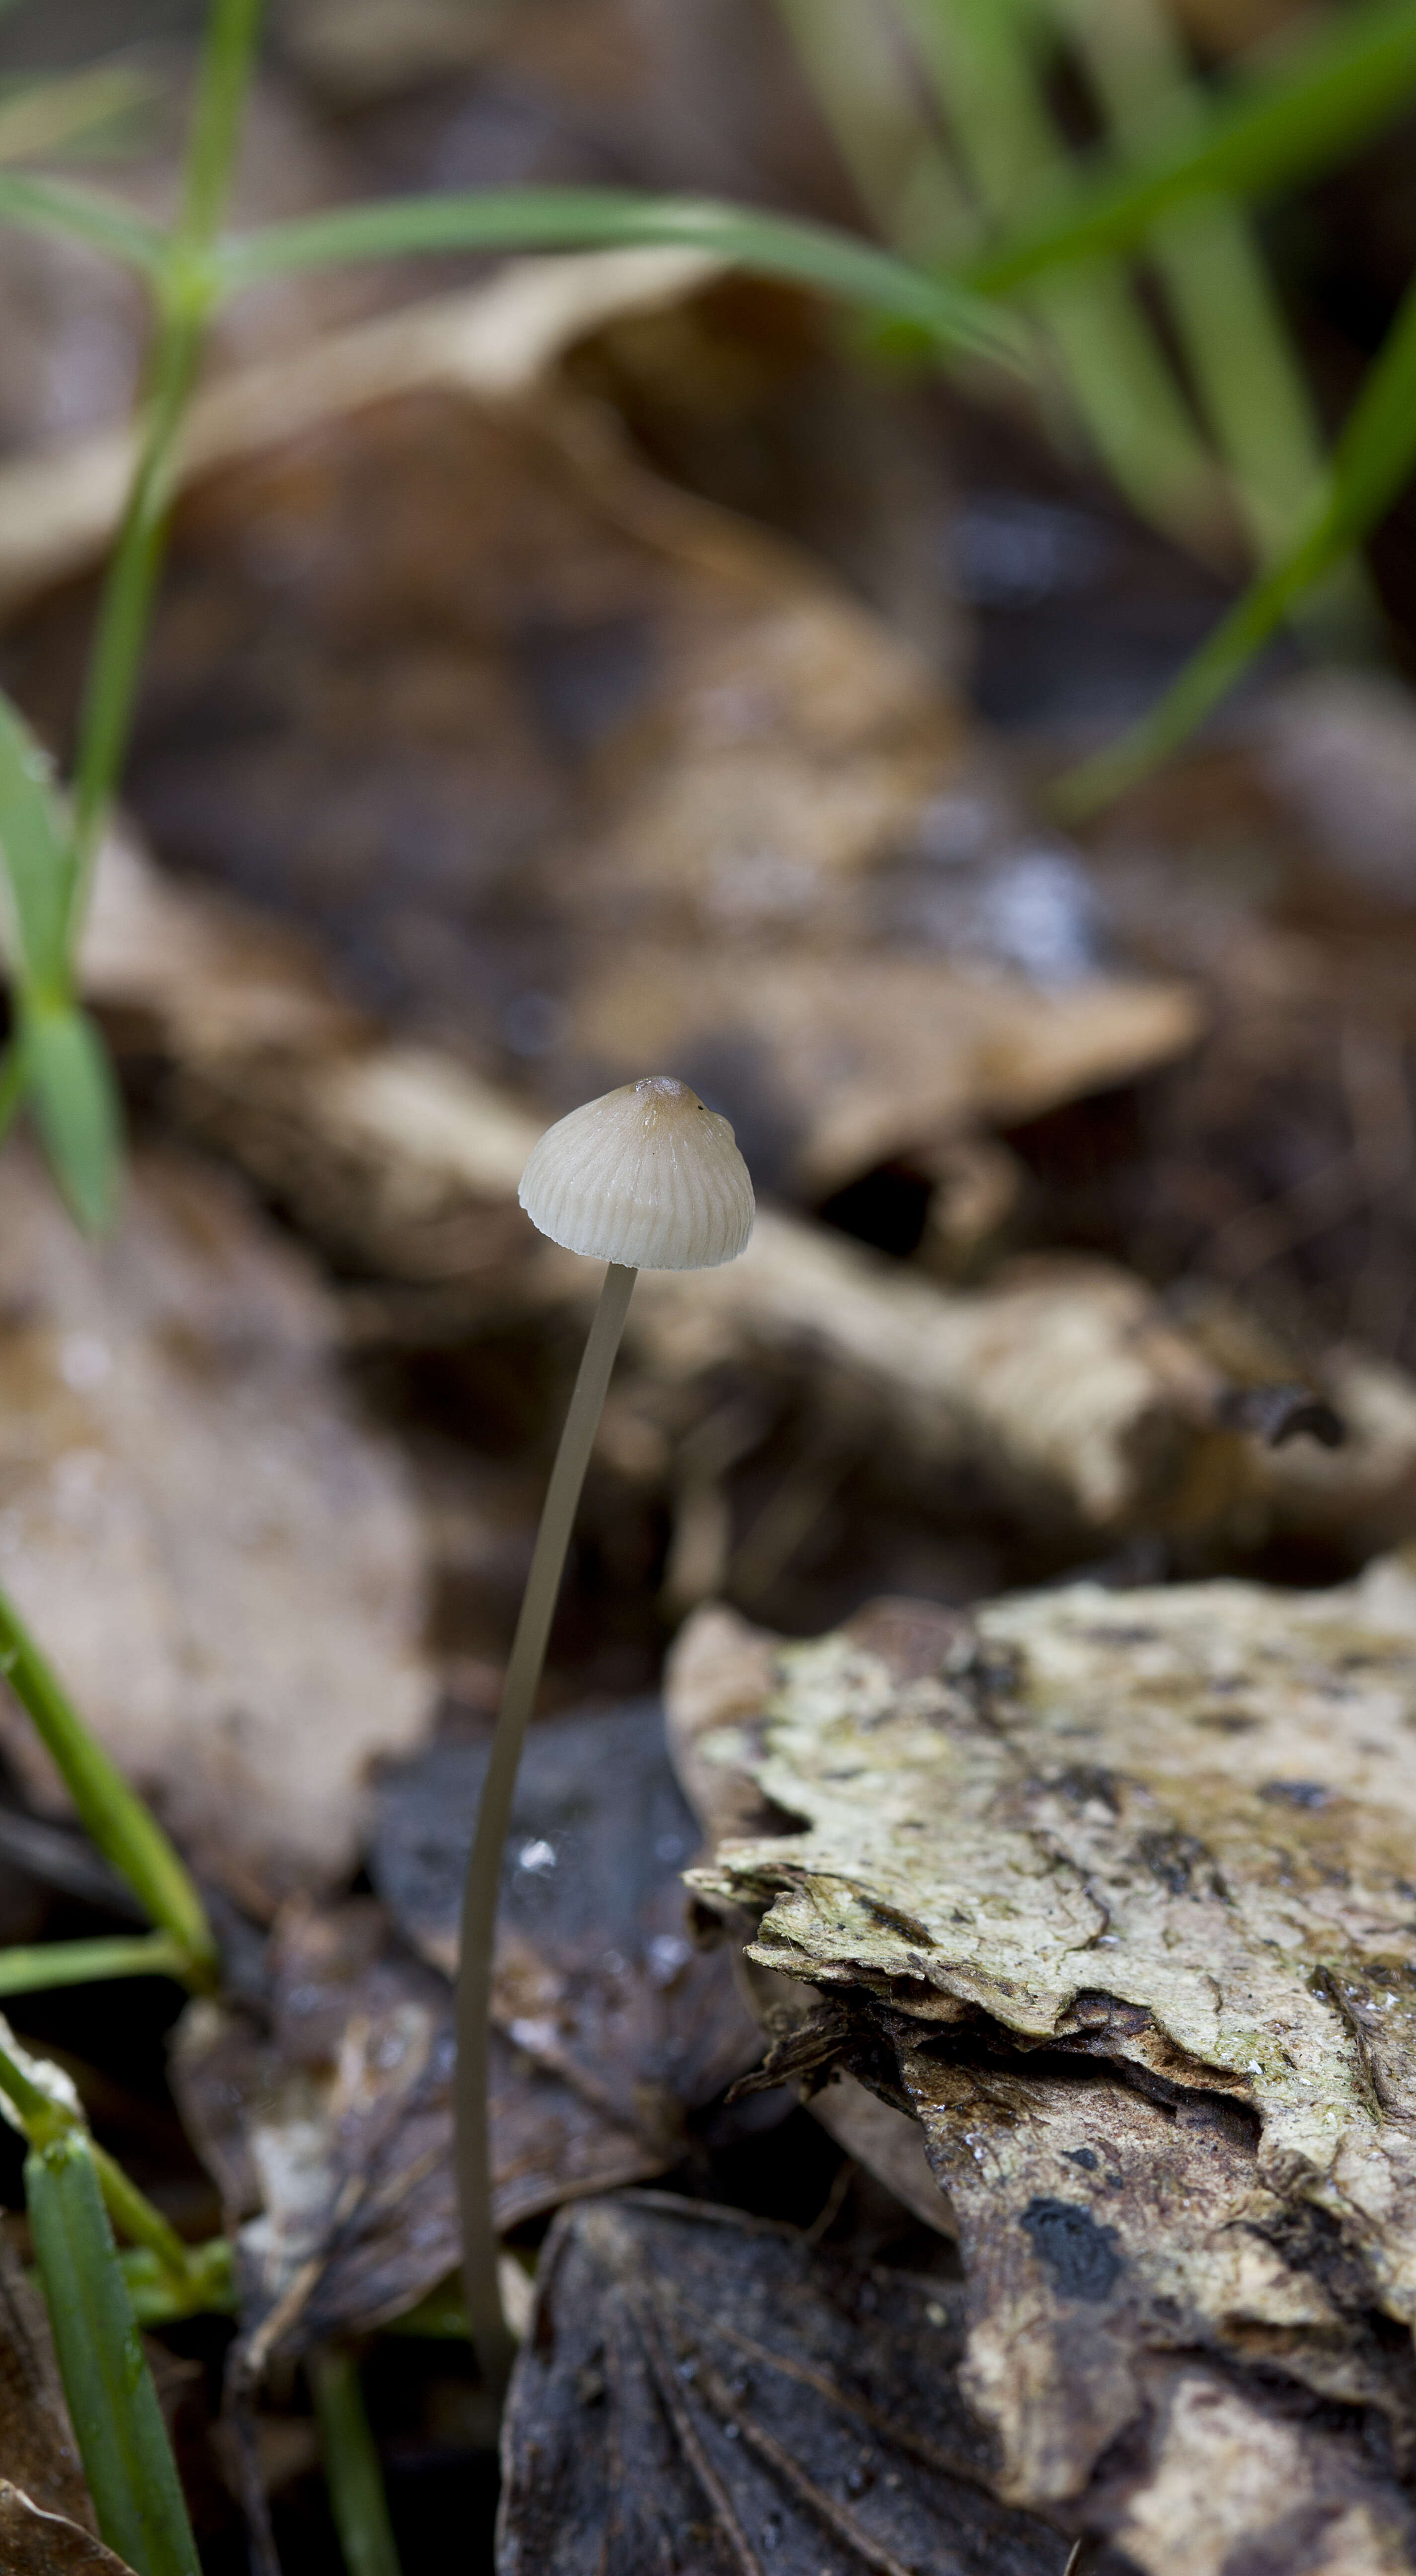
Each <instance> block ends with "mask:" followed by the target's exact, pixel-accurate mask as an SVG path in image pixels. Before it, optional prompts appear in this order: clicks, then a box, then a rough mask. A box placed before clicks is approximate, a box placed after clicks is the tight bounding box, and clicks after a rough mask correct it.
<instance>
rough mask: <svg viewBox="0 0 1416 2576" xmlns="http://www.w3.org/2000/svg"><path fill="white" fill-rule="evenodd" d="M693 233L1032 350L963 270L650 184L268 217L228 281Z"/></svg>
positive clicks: (941, 335)
mask: <svg viewBox="0 0 1416 2576" xmlns="http://www.w3.org/2000/svg"><path fill="white" fill-rule="evenodd" d="M631 245H638V246H641V247H652V246H659V247H663V246H669V247H672V248H679V249H681V248H683V247H684V246H685V245H690V246H692V247H693V248H695V249H698V250H708V251H714V252H716V253H717V255H718V257H719V258H721V259H724V260H729V261H731V262H733V263H734V265H736V266H738V267H741V268H746V269H752V270H754V271H756V272H757V274H758V275H761V276H767V277H786V278H792V279H794V280H796V281H797V282H798V283H799V284H801V285H804V286H816V287H820V288H821V289H822V290H823V291H824V292H825V293H827V294H830V295H838V296H842V297H844V298H845V299H846V300H847V301H848V302H852V303H857V304H863V305H865V306H867V307H869V308H870V309H872V310H874V311H876V312H879V313H883V314H888V315H891V316H893V317H894V318H895V319H896V320H899V321H903V322H913V323H916V324H918V325H919V327H920V328H921V329H922V330H923V331H925V332H926V333H927V334H928V335H929V337H930V338H931V339H933V340H936V341H938V342H940V343H941V344H943V345H944V346H946V347H950V348H957V349H971V350H975V351H978V352H980V353H982V354H985V355H987V356H989V357H992V358H996V359H999V360H1001V361H1003V362H1005V363H1009V364H1013V365H1017V364H1019V363H1020V362H1021V357H1022V352H1023V349H1024V345H1025V344H1024V342H1023V340H1022V339H1021V337H1020V335H1019V333H1018V330H1017V327H1016V325H1015V324H1013V323H1011V322H1010V320H1009V318H1008V316H1007V315H1005V314H1003V313H1000V312H999V311H998V310H997V309H996V308H995V307H993V306H991V305H990V304H989V303H988V302H987V301H986V300H985V299H984V298H983V297H982V296H979V295H976V294H975V293H974V292H973V291H972V289H970V288H969V287H967V286H961V285H959V284H957V283H956V282H954V281H952V280H951V279H948V278H945V277H938V276H934V275H931V274H930V272H929V271H928V270H926V269H922V268H916V267H914V266H912V265H911V263H910V262H909V261H907V260H902V259H896V258H893V257H892V256H891V254H890V253H889V252H888V251H883V250H876V249H874V248H873V247H872V246H871V244H870V243H868V242H863V241H855V240H853V239H852V238H851V236H850V234H849V233H842V232H835V231H833V230H832V229H831V228H830V226H828V225H825V224H812V223H798V222H795V221H793V220H791V219H789V218H787V217H785V216H779V215H772V214H766V213H761V212H759V211H757V210H756V209H755V208H752V207H745V206H731V205H720V204H717V203H715V202H714V201H712V200H710V199H706V198H703V199H699V198H676V197H651V196H642V195H639V194H638V193H635V192H632V191H630V190H620V189H609V188H604V189H601V188H487V189H479V190H477V191H476V192H475V193H473V194H469V195H466V196H426V197H401V198H399V199H397V200H396V201H395V202H393V203H385V204H379V205H372V206H343V207H340V208H338V209H336V210H335V211H334V212H332V213H330V214H327V215H309V216H304V217H301V218H300V219H299V220H298V221H296V222H292V223H283V224H268V225H266V226H265V227H264V229H263V230H261V231H260V232H254V233H246V234H244V235H238V236H237V237H235V238H234V239H231V240H228V241H227V243H226V244H225V245H224V248H223V250H222V252H221V254H220V256H221V260H222V267H223V273H224V276H225V279H226V282H227V285H228V286H229V287H230V288H232V289H235V288H239V287H242V286H249V285H253V284H255V283H256V282H257V281H258V280H259V279H261V278H263V277H278V276H284V275H287V274H288V273H289V272H291V271H292V270H295V269H303V268H317V267H328V266H330V265H332V264H335V263H340V264H343V263H347V262H349V261H351V260H360V259H395V258H400V257H406V256H408V255H409V254H410V253H412V252H415V251H450V250H487V251H492V250H505V251H512V250H522V251H525V250H593V249H607V248H625V247H628V246H631Z"/></svg>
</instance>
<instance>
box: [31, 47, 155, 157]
mask: <svg viewBox="0 0 1416 2576" xmlns="http://www.w3.org/2000/svg"><path fill="white" fill-rule="evenodd" d="M156 96H157V84H156V82H155V81H153V80H151V79H150V78H147V77H145V76H144V74H143V73H141V72H140V71H138V69H137V68H136V66H135V65H134V64H131V63H96V64H95V65H94V66H93V68H92V69H91V70H89V71H82V72H74V73H71V74H69V75H68V76H67V77H66V78H64V79H61V80H37V81H31V82H29V83H27V84H26V86H25V87H24V88H23V89H20V90H17V91H15V92H13V93H12V94H11V96H9V97H8V98H3V99H0V162H9V161H23V160H25V159H27V158H33V157H35V156H37V155H38V154H40V153H44V152H55V151H58V150H60V149H61V148H62V147H63V146H64V145H66V144H74V143H77V142H80V141H87V142H92V141H93V140H94V138H95V136H97V135H99V134H101V133H103V132H104V131H105V129H107V128H111V127H113V126H115V125H117V124H119V123H121V122H122V121H123V120H125V119H126V118H128V117H130V116H131V115H132V114H133V111H134V110H135V109H136V108H139V107H145V106H146V105H147V104H148V102H149V101H150V100H151V99H153V98H155V97H156Z"/></svg>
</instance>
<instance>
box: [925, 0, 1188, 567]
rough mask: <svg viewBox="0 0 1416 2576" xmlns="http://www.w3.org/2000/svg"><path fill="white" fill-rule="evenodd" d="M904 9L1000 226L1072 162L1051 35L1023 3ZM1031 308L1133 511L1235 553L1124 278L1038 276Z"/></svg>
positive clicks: (1089, 273) (1172, 384)
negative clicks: (1056, 110) (1054, 87)
mask: <svg viewBox="0 0 1416 2576" xmlns="http://www.w3.org/2000/svg"><path fill="white" fill-rule="evenodd" d="M904 8H905V16H906V18H907V21H908V24H909V26H910V29H911V31H912V33H913V36H914V39H915V43H916V45H917V47H918V50H919V57H920V61H921V63H922V65H923V66H924V69H925V70H926V72H927V73H928V75H929V77H930V79H931V80H932V81H933V83H934V85H935V87H936V89H937V91H938V94H939V97H940V100H941V103H942V106H943V108H944V110H945V113H946V115H947V116H948V119H949V124H950V131H951V132H952V134H953V136H954V138H955V142H956V145H957V148H958V150H959V152H960V155H961V156H962V158H963V160H964V162H965V164H966V166H967V169H968V172H969V176H970V179H971V180H972V183H973V186H974V189H975V191H976V194H977V196H978V199H979V202H980V204H981V205H982V207H983V208H984V209H985V210H986V212H987V214H988V215H989V217H990V218H991V219H992V222H993V224H994V225H995V226H1005V227H1006V226H1007V225H1008V224H1009V223H1011V222H1012V221H1014V220H1015V218H1016V216H1017V212H1018V209H1019V207H1020V206H1021V205H1023V204H1025V203H1027V202H1028V200H1029V199H1030V198H1031V197H1032V196H1033V195H1034V193H1035V192H1036V189H1037V187H1038V184H1039V181H1040V179H1041V178H1042V177H1043V175H1044V174H1045V173H1046V172H1047V171H1049V170H1053V171H1058V172H1060V171H1062V170H1064V169H1065V168H1066V166H1067V163H1068V159H1069V155H1068V152H1067V149H1066V146H1065V144H1064V141H1063V137H1062V134H1061V132H1060V129H1059V128H1058V125H1057V123H1056V120H1055V118H1054V115H1053V112H1052V108H1051V105H1050V103H1049V98H1048V92H1047V77H1048V73H1049V71H1050V70H1051V68H1052V53H1053V52H1054V51H1055V42H1054V31H1053V30H1052V29H1051V28H1050V27H1048V26H1046V25H1045V24H1043V23H1042V22H1040V21H1039V19H1038V17H1037V13H1036V11H1035V10H1034V9H1033V8H1032V7H1031V6H1030V5H1025V0H904ZM1028 301H1029V302H1030V304H1031V305H1032V307H1033V309H1034V311H1035V312H1036V314H1037V316H1038V319H1039V320H1040V321H1041V322H1042V323H1043V324H1044V325H1045V327H1046V329H1047V332H1048V334H1049V335H1050V337H1051V340H1052V343H1053V345H1054V348H1055V350H1056V352H1057V356H1058V359H1059V361H1060V371H1061V374H1062V376H1063V378H1064V380H1065V384H1066V389H1067V392H1068V394H1069V396H1070V398H1071V407H1072V409H1073V410H1074V411H1075V413H1076V414H1077V415H1078V416H1079V417H1080V420H1081V422H1082V423H1083V425H1084V427H1085V429H1086V431H1087V433H1088V436H1089V438H1090V440H1091V443H1092V445H1093V446H1094V447H1095V449H1096V450H1097V452H1098V454H1099V455H1100V456H1101V458H1102V460H1103V461H1104V463H1105V464H1106V466H1107V467H1108V469H1109V471H1110V473H1111V474H1112V476H1113V477H1114V479H1115V481H1116V482H1117V483H1118V484H1119V486H1120V488H1121V490H1122V491H1123V492H1124V493H1125V494H1126V496H1127V498H1128V500H1130V502H1131V503H1132V505H1133V507H1134V508H1136V509H1137V510H1138V511H1140V512H1141V513H1142V515H1143V516H1144V517H1146V518H1149V519H1151V520H1153V521H1154V522H1155V523H1156V524H1157V525H1158V526H1160V527H1163V528H1165V529H1167V530H1168V531H1169V532H1170V533H1171V534H1172V535H1174V536H1176V537H1178V538H1179V540H1180V541H1181V543H1182V544H1185V545H1188V546H1191V547H1193V548H1195V549H1196V550H1197V551H1198V552H1200V553H1202V554H1206V555H1213V554H1216V553H1218V554H1221V555H1223V554H1224V553H1225V552H1226V551H1227V550H1228V549H1229V547H1230V545H1231V544H1232V525H1231V516H1232V514H1231V506H1230V502H1229V496H1228V494H1227V491H1226V489H1225V485H1224V481H1223V478H1222V477H1221V475H1220V474H1219V472H1218V470H1217V468H1216V465H1215V462H1214V459H1213V457H1212V456H1211V454H1210V452H1209V450H1208V448H1207V446H1206V444H1205V441H1204V439H1203V437H1202V436H1201V434H1200V429H1199V425H1198V423H1197V421H1196V419H1195V417H1194V414H1193V412H1192V411H1191V409H1190V406H1189V404H1188V402H1187V400H1186V398H1185V396H1184V394H1183V393H1182V391H1181V388H1180V386H1179V384H1178V382H1177V380H1176V376H1175V373H1174V370H1173V368H1172V366H1171V364H1170V361H1169V358H1168V356H1167V354H1166V352H1165V350H1164V349H1163V347H1162V345H1161V343H1160V340H1159V338H1158V336H1157V334H1156V332H1155V330H1154V329H1153V327H1152V325H1151V323H1150V321H1149V319H1148V317H1147V315H1146V314H1145V312H1144V310H1143V308H1142V306H1141V303H1140V300H1139V298H1138V297H1137V295H1136V293H1135V290H1134V287H1133V284H1132V281H1131V279H1130V277H1129V276H1128V274H1127V272H1126V270H1125V269H1124V268H1123V267H1122V266H1120V265H1119V264H1117V263H1116V262H1114V261H1110V260H1106V259H1094V260H1091V261H1088V262H1087V263H1086V265H1085V267H1079V268H1076V269H1074V270H1070V271H1068V272H1067V273H1066V274H1059V275H1049V276H1044V277H1041V278H1039V279H1038V280H1037V281H1036V283H1035V285H1034V286H1033V288H1032V290H1031V292H1030V295H1029V298H1028Z"/></svg>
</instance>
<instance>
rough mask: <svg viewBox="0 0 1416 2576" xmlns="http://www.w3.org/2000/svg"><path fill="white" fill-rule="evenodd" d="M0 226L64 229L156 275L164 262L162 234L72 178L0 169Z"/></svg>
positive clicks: (112, 256) (29, 229) (118, 203)
mask: <svg viewBox="0 0 1416 2576" xmlns="http://www.w3.org/2000/svg"><path fill="white" fill-rule="evenodd" d="M0 224H22V225H23V226H24V228H25V230H26V231H27V232H39V233H65V234H67V235H68V237H69V238H70V240H71V241H82V242H87V243H88V244H89V246H90V248H91V249H93V250H101V251H106V252H107V254H108V256H109V258H110V259H117V260H121V261H122V262H123V264H124V266H125V267H127V268H136V269H141V270H142V272H143V273H144V275H146V276H148V277H155V276H156V275H157V274H158V272H159V270H160V269H161V266H162V259H163V247H164V244H163V235H162V232H161V230H160V229H159V227H158V226H157V225H156V224H150V223H146V222H145V221H144V219H143V217H142V216H141V215H135V214H134V213H133V210H132V208H131V206H125V205H124V203H123V201H122V199H121V198H120V197H110V196H108V195H107V194H106V193H105V192H104V191H103V190H101V189H98V188H81V187H78V186H76V185H74V183H73V182H72V181H70V180H67V179H42V178H33V177H31V176H30V175H29V174H28V173H27V172H21V171H19V170H0Z"/></svg>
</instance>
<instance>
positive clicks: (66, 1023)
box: [21, 1000, 123, 1234]
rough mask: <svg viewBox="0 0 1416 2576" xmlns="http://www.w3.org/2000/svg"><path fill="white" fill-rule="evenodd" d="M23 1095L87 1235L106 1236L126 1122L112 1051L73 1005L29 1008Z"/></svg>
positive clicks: (31, 1002)
mask: <svg viewBox="0 0 1416 2576" xmlns="http://www.w3.org/2000/svg"><path fill="white" fill-rule="evenodd" d="M21 1030H22V1037H21V1043H22V1045H23V1049H24V1066H25V1097H26V1099H27V1101H28V1103H29V1107H30V1111H31V1113H32V1115H33V1118H34V1122H35V1125H36V1127H37V1128H38V1130H39V1135H40V1141H41V1143H42V1145H43V1147H44V1151H45V1155H46V1158H47V1160H48V1163H49V1168H50V1170H51V1171H52V1173H53V1174H54V1178H55V1180H56V1181H57V1182H58V1184H59V1187H60V1189H61V1191H62V1192H63V1195H64V1198H65V1200H66V1202H67V1204H68V1207H69V1211H70V1214H71V1215H72V1216H73V1218H74V1221H75V1223H76V1224H77V1225H79V1226H80V1227H81V1228H82V1229H83V1231H84V1233H85V1234H104V1233H106V1232H107V1230H108V1228H109V1226H110V1225H111V1224H112V1222H113V1218H114V1214H115V1212H116V1209H117V1204H118V1182H119V1176H120V1172H121V1168H122V1155H123V1119H122V1110H121V1108H120V1105H119V1100H118V1088H117V1085H116V1083H115V1082H114V1079H113V1069H112V1066H111V1065H110V1063H109V1060H108V1050H107V1048H106V1047H105V1045H104V1043H103V1040H102V1038H101V1037H100V1036H99V1034H98V1031H97V1029H96V1028H95V1027H94V1024H93V1022H92V1020H91V1019H90V1018H89V1016H88V1014H87V1012H86V1011H83V1010H81V1009H80V1008H79V1006H78V1004H77V1003H75V1002H67V1001H65V1002H50V1001H48V1000H43V1001H40V1000H29V1001H27V1002H26V1004H25V1006H24V1011H23V1017H22V1022H21Z"/></svg>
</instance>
